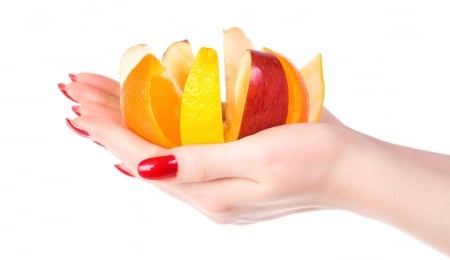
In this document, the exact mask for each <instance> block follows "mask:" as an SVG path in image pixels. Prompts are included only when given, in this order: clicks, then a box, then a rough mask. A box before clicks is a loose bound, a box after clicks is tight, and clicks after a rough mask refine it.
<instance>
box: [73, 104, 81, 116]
mask: <svg viewBox="0 0 450 260" xmlns="http://www.w3.org/2000/svg"><path fill="white" fill-rule="evenodd" d="M72 111H73V112H74V113H75V114H76V115H77V116H81V113H80V106H79V105H73V106H72Z"/></svg>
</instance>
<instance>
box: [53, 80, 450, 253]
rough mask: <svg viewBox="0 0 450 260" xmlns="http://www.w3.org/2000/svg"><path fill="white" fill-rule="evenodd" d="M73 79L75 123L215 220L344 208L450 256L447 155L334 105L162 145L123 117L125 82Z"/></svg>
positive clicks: (68, 88)
mask: <svg viewBox="0 0 450 260" xmlns="http://www.w3.org/2000/svg"><path fill="white" fill-rule="evenodd" d="M72 81H73V82H71V83H69V84H67V85H64V84H60V89H61V91H62V92H63V94H65V95H66V96H68V97H69V98H71V99H72V100H75V101H77V102H78V103H79V106H78V105H77V106H74V107H73V108H74V112H75V113H76V114H77V115H78V117H76V118H75V119H73V120H68V121H67V122H68V125H69V126H70V127H71V128H72V129H73V130H75V131H76V132H78V133H80V134H82V135H83V136H88V137H90V138H92V140H93V141H95V142H97V143H99V144H101V145H103V146H104V147H105V148H106V149H108V150H109V151H111V152H112V153H113V154H115V155H116V156H117V158H119V159H120V160H121V161H122V164H121V165H120V167H119V169H121V170H122V171H123V172H126V173H127V174H128V175H130V176H135V177H137V178H138V179H140V180H143V181H147V182H150V183H152V184H154V185H156V186H158V187H159V188H160V189H162V190H163V191H165V192H167V193H168V194H170V195H172V196H174V197H176V198H178V199H180V200H182V201H184V202H186V203H188V204H190V205H192V206H193V207H195V208H197V209H198V210H199V211H201V212H202V213H204V214H205V215H206V216H208V217H209V218H211V219H212V220H213V221H215V222H218V223H235V224H247V223H253V222H258V221H262V220H267V219H271V218H276V217H280V216H284V215H288V214H292V213H296V212H301V211H305V210H314V209H323V208H340V209H345V210H350V211H352V212H355V213H359V214H362V215H365V216H367V217H370V218H374V219H378V220H380V221H383V222H386V223H389V224H391V225H393V226H395V227H397V228H399V229H401V230H404V231H406V232H408V233H410V234H412V235H414V236H415V237H417V238H419V239H421V240H423V241H425V242H427V243H429V244H430V245H432V246H434V247H436V248H437V249H440V250H442V251H443V252H445V253H447V254H450V245H449V244H448V238H449V237H450V225H448V221H447V219H448V215H449V213H450V207H449V205H450V200H449V198H450V175H449V171H448V169H450V156H448V155H445V154H436V153H432V152H428V151H422V150H417V149H412V148H409V147H404V146H399V145H395V144H391V143H387V142H384V141H382V140H379V139H376V138H373V137H371V136H368V135H365V134H362V133H358V132H357V131H354V130H352V129H350V128H348V127H346V126H345V125H343V124H342V123H341V122H340V121H339V120H337V119H336V118H335V117H334V116H333V115H332V114H331V113H329V112H328V111H327V110H326V109H325V110H324V111H323V113H322V117H321V122H319V123H315V124H291V125H284V126H279V127H273V128H271V129H267V130H264V131H261V132H259V133H257V134H255V135H252V136H248V137H246V138H243V139H240V140H238V141H234V142H229V143H225V144H209V145H191V146H182V147H177V148H173V149H164V148H162V147H159V146H156V145H154V144H151V143H149V142H147V141H145V140H143V139H142V138H140V137H139V136H137V135H136V134H134V133H133V132H131V131H129V130H128V129H127V127H126V126H125V125H124V123H123V120H122V117H121V113H120V100H119V85H118V83H117V82H115V81H114V80H112V79H109V78H107V77H104V76H101V75H96V74H90V73H82V74H78V75H72ZM417 203H421V205H422V206H420V207H417V206H416V204H417ZM425 208H426V210H423V209H425ZM430 220H433V221H431V222H430Z"/></svg>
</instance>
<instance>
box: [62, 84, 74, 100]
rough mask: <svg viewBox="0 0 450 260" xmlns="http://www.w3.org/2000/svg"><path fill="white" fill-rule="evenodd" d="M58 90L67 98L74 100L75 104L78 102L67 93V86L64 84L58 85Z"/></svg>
mask: <svg viewBox="0 0 450 260" xmlns="http://www.w3.org/2000/svg"><path fill="white" fill-rule="evenodd" d="M58 88H59V90H61V92H62V93H63V94H64V96H66V98H68V99H70V100H72V101H73V102H77V101H76V100H75V99H73V98H72V97H71V96H69V94H68V93H67V91H66V85H65V84H63V83H59V84H58Z"/></svg>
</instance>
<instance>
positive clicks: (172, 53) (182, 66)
mask: <svg viewBox="0 0 450 260" xmlns="http://www.w3.org/2000/svg"><path fill="white" fill-rule="evenodd" d="M193 63H194V53H193V51H192V48H191V45H190V44H189V41H188V40H183V41H178V42H174V43H173V44H171V45H170V46H169V47H168V48H167V50H166V51H165V52H164V54H163V57H162V64H163V65H164V67H165V68H166V74H167V76H168V77H169V78H172V79H173V80H174V81H175V82H176V84H177V85H178V87H179V88H180V90H181V91H183V89H184V85H185V83H186V78H187V76H188V74H189V71H190V70H191V67H192V64H193Z"/></svg>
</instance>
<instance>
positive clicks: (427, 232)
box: [340, 139, 450, 255]
mask: <svg viewBox="0 0 450 260" xmlns="http://www.w3.org/2000/svg"><path fill="white" fill-rule="evenodd" d="M367 143H368V144H367V145H364V148H363V151H362V152H361V151H358V150H357V149H355V153H354V154H353V156H352V157H353V158H349V161H348V163H349V164H350V165H351V167H348V168H350V169H351V170H350V171H349V172H347V173H341V178H344V179H345V180H344V182H343V183H345V184H344V185H343V186H342V187H343V189H345V191H342V192H341V193H340V194H341V195H343V200H342V201H343V205H342V206H343V207H344V208H346V209H349V210H351V211H354V212H357V213H359V214H362V215H365V216H368V217H371V218H374V219H378V220H380V221H383V222H386V223H388V224H390V225H392V226H395V227H397V228H399V229H401V230H403V231H405V232H407V233H410V234H411V235H413V236H415V237H417V238H418V239H420V240H423V241H425V242H427V243H428V244H430V245H431V246H434V247H436V248H438V249H439V250H441V251H443V252H445V253H446V254H449V255H450V156H447V155H442V154H436V153H431V152H426V151H421V150H416V149H411V148H407V147H403V146H398V145H394V144H389V143H385V142H383V141H380V140H376V139H370V141H369V142H367ZM344 187H345V188H344Z"/></svg>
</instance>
